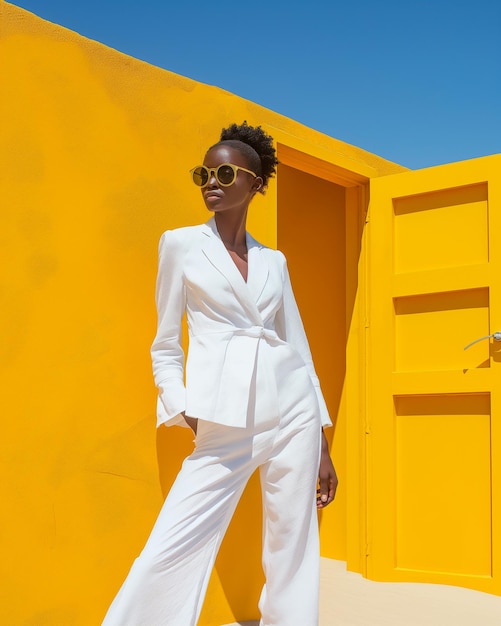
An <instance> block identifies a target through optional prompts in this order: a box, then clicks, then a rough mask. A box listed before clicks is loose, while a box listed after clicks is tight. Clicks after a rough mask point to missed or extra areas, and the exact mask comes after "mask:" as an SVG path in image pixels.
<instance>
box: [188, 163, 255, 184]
mask: <svg viewBox="0 0 501 626" xmlns="http://www.w3.org/2000/svg"><path fill="white" fill-rule="evenodd" d="M238 170H242V171H243V172H247V174H252V176H254V178H257V174H255V173H254V172H251V171H250V170H247V169H245V167H240V166H239V165H233V163H222V164H221V165H218V166H217V167H206V166H205V165H197V167H194V168H193V169H192V170H190V174H191V177H192V179H193V182H194V183H195V185H197V187H205V186H206V185H207V184H208V182H209V180H210V178H211V176H212V175H213V174H214V176H215V177H216V180H217V182H218V183H219V184H220V185H221V187H229V186H230V185H233V183H234V182H235V180H236V179H237V174H238Z"/></svg>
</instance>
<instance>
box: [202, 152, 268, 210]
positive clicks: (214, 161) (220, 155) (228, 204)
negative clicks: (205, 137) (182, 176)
mask: <svg viewBox="0 0 501 626" xmlns="http://www.w3.org/2000/svg"><path fill="white" fill-rule="evenodd" d="M223 163H231V164H233V165H238V166H239V167H245V168H246V169H248V170H252V167H250V165H249V163H248V161H247V159H246V158H245V156H244V155H243V154H242V153H241V152H239V151H238V150H235V148H230V147H229V146H225V145H224V144H223V145H219V146H216V147H214V148H212V149H211V150H209V152H207V154H206V155H205V159H204V163H203V164H204V165H205V166H206V167H209V168H216V167H218V166H219V165H222V164H223ZM262 186H263V179H262V178H261V177H259V176H258V177H256V178H254V176H252V174H249V173H247V172H244V171H242V170H238V171H237V175H236V179H235V182H234V183H233V184H232V185H230V186H229V187H224V186H222V185H220V184H219V182H218V180H217V179H216V177H215V175H214V173H212V174H211V176H210V178H209V182H208V183H207V185H206V186H205V187H203V188H202V196H203V199H204V202H205V206H206V207H207V208H208V209H209V211H213V212H214V213H222V212H226V211H238V212H245V211H246V210H247V207H248V206H249V202H250V201H251V200H252V198H253V197H254V195H255V194H256V192H257V191H259V190H260V189H261V187H262Z"/></svg>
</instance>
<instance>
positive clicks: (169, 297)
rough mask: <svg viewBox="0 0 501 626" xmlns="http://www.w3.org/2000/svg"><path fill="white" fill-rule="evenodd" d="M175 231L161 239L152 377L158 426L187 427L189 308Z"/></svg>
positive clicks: (181, 250) (182, 253) (181, 255)
mask: <svg viewBox="0 0 501 626" xmlns="http://www.w3.org/2000/svg"><path fill="white" fill-rule="evenodd" d="M178 239H179V238H178V237H177V235H176V233H175V231H166V232H165V233H164V234H163V235H162V237H161V238H160V243H159V255H158V275H157V284H156V298H155V299H156V306H157V314H158V326H157V334H156V336H155V339H154V341H153V344H152V346H151V357H152V363H153V377H154V380H155V385H156V386H157V387H158V391H159V407H158V421H157V425H160V424H162V423H163V424H165V425H166V426H173V425H175V424H179V425H186V422H185V421H184V418H183V416H182V415H181V412H182V411H184V409H185V401H186V392H185V385H184V351H183V347H182V326H181V324H182V319H183V315H184V311H185V307H186V290H185V285H184V279H183V256H184V252H183V246H182V244H181V242H180V241H179V240H178Z"/></svg>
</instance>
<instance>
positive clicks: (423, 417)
mask: <svg viewBox="0 0 501 626" xmlns="http://www.w3.org/2000/svg"><path fill="white" fill-rule="evenodd" d="M499 171H501V156H499V155H496V156H492V157H485V158H482V159H475V160H473V161H465V162H462V163H455V164H450V165H445V166H441V167H435V168H430V169H427V170H420V171H416V172H406V173H402V174H397V175H394V176H387V177H383V178H379V179H373V180H372V181H371V203H370V211H369V223H368V229H369V230H368V232H369V237H368V239H369V244H368V258H369V271H368V274H369V276H368V301H369V328H368V344H367V345H368V355H367V368H368V371H367V381H368V388H367V394H368V396H367V397H368V416H367V423H368V428H367V439H368V441H367V455H368V458H367V468H368V477H367V483H368V500H367V520H368V526H367V535H368V561H367V572H368V575H369V577H371V578H374V579H377V580H405V581H426V582H437V583H445V584H453V585H461V586H466V587H471V588H473V589H480V590H483V591H488V592H490V593H497V594H499V595H501V575H500V572H499V561H500V557H501V552H500V532H501V517H500V504H501V475H500V461H499V460H500V459H501V437H500V430H501V424H500V422H501V412H500V398H501V384H500V383H501V342H495V341H494V340H493V339H492V338H491V339H490V340H484V341H479V342H478V343H475V344H474V345H472V346H471V347H470V348H468V349H467V350H465V349H464V348H465V346H467V345H468V344H469V343H471V342H472V341H474V340H475V339H477V338H480V337H483V336H486V335H489V334H491V333H493V332H495V331H498V330H500V331H501V263H500V260H501V203H500V197H501V196H500V185H499V183H498V180H497V179H499ZM498 233H499V234H498Z"/></svg>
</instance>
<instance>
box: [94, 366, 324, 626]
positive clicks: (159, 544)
mask: <svg viewBox="0 0 501 626" xmlns="http://www.w3.org/2000/svg"><path fill="white" fill-rule="evenodd" d="M305 376H306V378H305ZM278 382H280V381H278ZM280 387H281V393H280V402H279V405H280V415H277V418H276V420H274V421H272V422H269V421H268V422H267V423H265V424H259V422H258V420H256V423H254V424H253V425H252V426H251V427H248V428H245V429H243V428H232V427H227V426H221V425H218V424H212V423H209V422H204V421H199V424H198V432H197V436H196V440H195V442H196V445H195V449H194V451H193V453H192V454H191V455H190V456H188V457H187V458H186V459H185V461H184V463H183V466H182V468H181V471H180V473H179V474H178V477H177V479H176V481H175V482H174V485H173V487H172V489H171V491H170V492H169V494H168V496H167V498H166V501H165V503H164V506H163V508H162V510H161V512H160V514H159V517H158V519H157V521H156V523H155V526H154V528H153V530H152V532H151V535H150V537H149V539H148V541H147V543H146V546H145V547H144V549H143V551H142V552H141V554H140V556H139V557H138V558H137V559H136V561H135V562H134V564H133V566H132V568H131V570H130V572H129V575H128V577H127V579H126V580H125V582H124V584H123V586H122V588H121V589H120V591H119V593H118V595H117V596H116V598H115V600H114V601H113V603H112V605H111V606H110V608H109V610H108V613H107V615H106V617H105V620H104V622H103V626H196V624H197V620H198V617H199V615H200V611H201V608H202V604H203V600H204V597H205V592H206V589H207V584H208V582H209V577H210V574H211V571H212V567H213V565H214V561H215V558H216V554H217V551H218V548H219V546H220V543H221V541H222V539H223V536H224V533H225V531H226V528H227V526H228V524H229V522H230V519H231V517H232V515H233V512H234V510H235V507H236V505H237V503H238V500H239V498H240V496H241V494H242V492H243V490H244V487H245V485H246V483H247V481H248V479H249V478H250V476H251V474H252V473H253V472H254V470H255V469H256V468H258V467H259V470H260V479H261V489H262V498H263V515H264V519H263V569H264V573H265V578H266V583H265V585H264V587H263V590H262V594H261V598H260V601H259V609H260V611H261V616H262V618H261V626H317V624H318V592H319V560H320V559H319V545H318V522H317V514H316V504H315V500H316V482H317V476H318V465H319V456H320V441H321V428H320V423H319V418H318V412H317V404H316V398H315V393H314V391H313V388H312V386H311V383H310V382H309V378H308V376H307V374H306V373H305V370H304V367H298V368H292V371H291V368H289V371H288V372H287V385H286V388H284V386H283V385H279V388H280Z"/></svg>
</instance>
